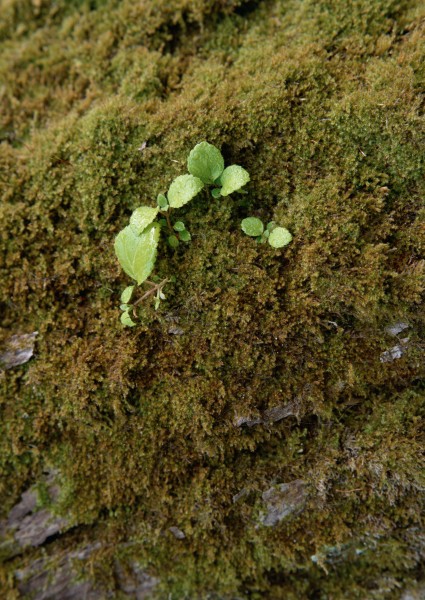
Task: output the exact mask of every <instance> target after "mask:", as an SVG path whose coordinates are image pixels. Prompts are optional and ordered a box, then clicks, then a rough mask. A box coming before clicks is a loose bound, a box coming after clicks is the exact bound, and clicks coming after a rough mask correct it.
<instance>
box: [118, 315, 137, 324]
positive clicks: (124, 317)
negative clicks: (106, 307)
mask: <svg viewBox="0 0 425 600" xmlns="http://www.w3.org/2000/svg"><path fill="white" fill-rule="evenodd" d="M121 323H122V324H123V325H124V326H125V327H134V326H135V325H136V323H135V322H134V321H133V320H132V318H131V317H130V315H129V313H128V312H123V313H122V315H121Z"/></svg>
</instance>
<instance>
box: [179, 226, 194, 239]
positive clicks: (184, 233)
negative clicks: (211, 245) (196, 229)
mask: <svg viewBox="0 0 425 600" xmlns="http://www.w3.org/2000/svg"><path fill="white" fill-rule="evenodd" d="M180 239H181V241H182V242H190V240H191V239H192V236H191V235H190V233H189V232H188V231H187V229H185V230H184V231H181V232H180Z"/></svg>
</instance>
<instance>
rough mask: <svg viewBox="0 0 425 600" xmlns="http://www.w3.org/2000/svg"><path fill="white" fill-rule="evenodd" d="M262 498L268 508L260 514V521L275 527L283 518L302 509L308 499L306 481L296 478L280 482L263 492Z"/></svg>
mask: <svg viewBox="0 0 425 600" xmlns="http://www.w3.org/2000/svg"><path fill="white" fill-rule="evenodd" d="M262 498H263V501H264V503H265V509H266V510H265V512H263V513H262V514H261V515H260V522H261V523H262V524H263V525H266V526H267V527H274V526H275V525H277V524H278V523H279V521H282V519H285V518H286V517H288V516H289V515H292V514H298V513H300V512H301V511H302V509H303V508H304V505H305V502H306V499H307V486H306V482H305V481H303V480H302V479H295V480H294V481H290V482H289V483H280V484H278V485H277V486H274V487H271V488H269V489H268V490H266V491H265V492H263V494H262Z"/></svg>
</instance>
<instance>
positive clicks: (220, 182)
mask: <svg viewBox="0 0 425 600" xmlns="http://www.w3.org/2000/svg"><path fill="white" fill-rule="evenodd" d="M187 168H188V171H189V173H186V174H184V175H179V176H178V177H176V178H175V179H174V181H173V182H172V183H171V185H170V187H169V189H168V192H167V194H166V195H165V194H159V195H158V197H157V201H156V203H157V206H156V207H151V206H145V205H142V206H139V207H138V208H136V209H135V210H134V211H133V213H132V215H131V217H130V223H129V225H127V227H125V228H124V229H123V230H121V231H120V232H119V234H118V235H117V237H116V238H115V253H116V255H117V258H118V261H119V263H120V265H121V267H122V268H123V270H124V271H125V272H126V273H127V275H129V276H130V277H131V278H132V279H134V280H135V281H136V282H137V284H138V285H141V284H143V283H144V282H147V283H148V284H150V285H151V290H149V291H148V292H146V293H145V294H144V295H143V297H142V298H145V297H147V296H148V295H152V294H153V293H154V292H156V296H155V308H158V307H159V303H160V301H161V300H164V299H165V296H164V294H163V292H162V287H163V283H161V284H155V283H152V282H149V281H148V277H149V276H150V274H151V273H152V271H153V268H154V266H155V261H156V256H157V247H158V243H159V239H160V230H161V228H168V237H167V242H168V245H169V246H170V247H171V248H173V249H175V248H177V247H178V245H179V243H180V241H182V242H190V240H191V235H190V233H189V231H188V230H187V229H186V226H185V224H184V223H183V221H177V222H175V223H174V224H172V223H171V219H170V213H171V212H172V211H173V210H174V209H178V208H181V207H183V206H185V205H186V204H187V203H188V202H190V201H191V200H193V198H195V196H197V195H198V194H199V193H200V192H201V191H202V190H203V189H204V188H205V186H209V185H214V186H215V187H214V189H213V190H212V195H213V197H214V198H219V197H220V196H228V195H229V194H231V193H233V192H235V191H239V190H240V189H241V188H242V187H243V186H244V185H245V184H246V183H248V181H249V179H250V178H249V173H248V172H247V171H246V170H245V169H244V168H242V167H241V166H239V165H231V166H229V167H227V168H225V167H224V158H223V156H222V154H221V152H220V150H219V149H218V148H216V147H215V146H213V145H212V144H209V143H208V142H201V143H199V144H197V145H196V146H195V147H194V148H193V149H192V151H191V152H190V154H189V157H188V161H187ZM158 214H161V217H162V218H160V219H159V220H158V221H155V219H156V218H157V216H158ZM129 290H130V291H129ZM133 290H134V286H130V287H128V288H126V289H125V290H124V292H123V294H122V296H121V310H122V311H123V314H122V315H121V322H122V323H123V325H125V326H130V327H132V326H133V325H135V323H134V321H133V320H132V318H131V317H130V313H129V311H130V309H133V315H135V312H134V305H129V304H128V302H129V300H130V298H131V295H132V293H133Z"/></svg>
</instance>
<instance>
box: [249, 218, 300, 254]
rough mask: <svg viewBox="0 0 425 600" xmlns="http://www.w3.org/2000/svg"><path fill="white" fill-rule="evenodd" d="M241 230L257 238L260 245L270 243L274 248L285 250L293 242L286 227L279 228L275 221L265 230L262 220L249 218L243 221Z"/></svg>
mask: <svg viewBox="0 0 425 600" xmlns="http://www.w3.org/2000/svg"><path fill="white" fill-rule="evenodd" d="M241 228H242V230H243V231H244V232H245V233H246V234H247V235H250V236H252V237H255V238H256V239H257V242H259V243H260V244H263V243H264V242H265V241H268V242H269V244H270V246H272V248H283V247H284V246H286V245H287V244H289V242H290V241H291V240H292V235H291V233H290V232H289V231H288V230H287V229H285V227H279V226H277V225H276V223H275V222H274V221H270V223H268V225H267V228H266V230H264V225H263V223H262V221H260V219H257V218H256V217H247V218H246V219H244V220H243V221H242V223H241Z"/></svg>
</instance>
